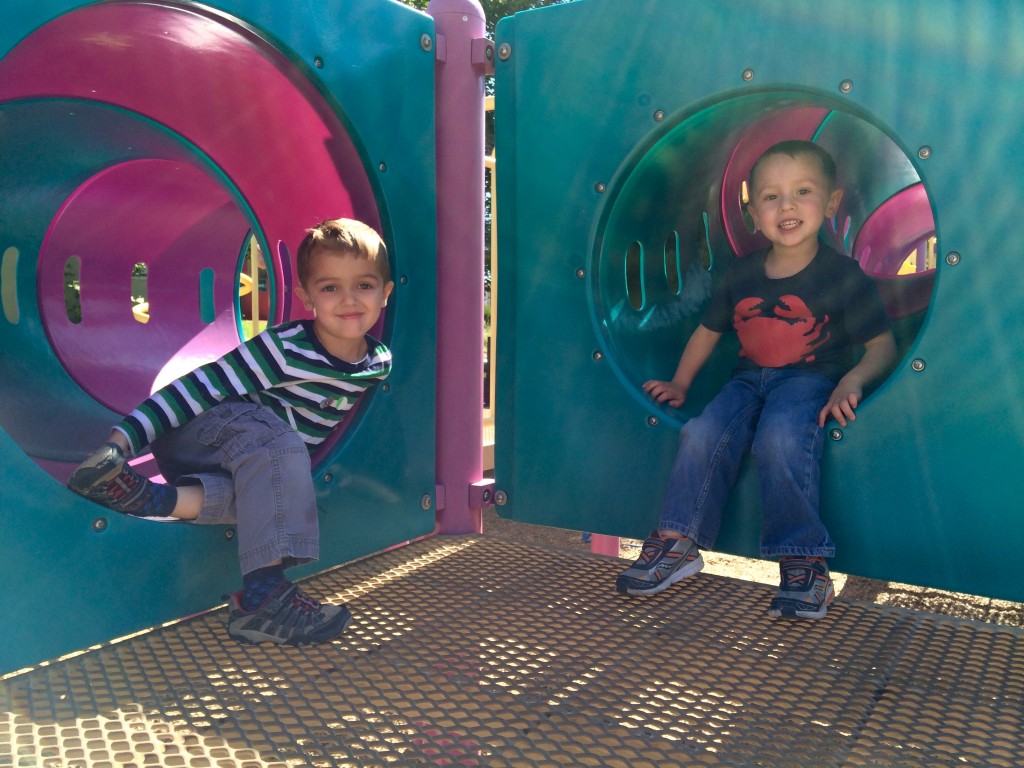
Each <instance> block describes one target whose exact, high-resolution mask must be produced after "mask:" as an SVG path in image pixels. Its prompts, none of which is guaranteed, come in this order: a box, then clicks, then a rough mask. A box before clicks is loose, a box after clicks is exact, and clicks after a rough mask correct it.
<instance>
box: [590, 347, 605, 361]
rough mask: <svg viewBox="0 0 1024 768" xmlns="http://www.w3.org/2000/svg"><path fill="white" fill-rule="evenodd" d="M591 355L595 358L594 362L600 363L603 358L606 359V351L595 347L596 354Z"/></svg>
mask: <svg viewBox="0 0 1024 768" xmlns="http://www.w3.org/2000/svg"><path fill="white" fill-rule="evenodd" d="M591 357H593V358H594V362H597V363H599V362H601V361H602V360H604V352H602V351H601V350H600V349H595V350H594V354H592V355H591Z"/></svg>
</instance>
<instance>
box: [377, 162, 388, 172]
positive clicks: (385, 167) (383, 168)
mask: <svg viewBox="0 0 1024 768" xmlns="http://www.w3.org/2000/svg"><path fill="white" fill-rule="evenodd" d="M377 167H378V168H380V172H381V173H386V172H387V170H388V164H387V163H384V162H382V163H381V164H380V165H378V166H377Z"/></svg>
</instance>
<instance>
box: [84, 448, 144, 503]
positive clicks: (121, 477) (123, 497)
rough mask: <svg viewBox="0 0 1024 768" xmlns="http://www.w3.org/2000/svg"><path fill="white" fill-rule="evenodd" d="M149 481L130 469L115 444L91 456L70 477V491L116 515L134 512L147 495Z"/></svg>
mask: <svg viewBox="0 0 1024 768" xmlns="http://www.w3.org/2000/svg"><path fill="white" fill-rule="evenodd" d="M148 484H149V480H148V479H146V478H145V477H143V476H142V475H140V474H138V473H137V472H136V471H135V470H134V469H132V468H131V467H130V466H128V461H127V459H126V458H125V455H124V452H123V451H122V450H121V448H120V447H118V445H117V444H116V443H107V444H106V445H104V446H103V447H102V448H100V449H99V450H98V451H96V452H94V453H92V454H91V455H90V456H89V457H88V458H86V460H85V461H83V462H82V463H81V464H80V465H79V466H78V468H77V469H76V470H75V471H74V472H73V473H72V474H71V477H69V478H68V488H70V489H71V490H72V491H74V492H75V493H77V494H79V495H81V496H85V498H87V499H89V500H90V501H95V502H96V503H97V504H102V505H103V506H104V507H108V508H109V509H113V510H115V511H117V512H127V511H129V510H130V509H133V508H134V507H135V506H136V505H137V504H138V502H139V500H140V499H141V498H142V496H143V495H144V494H145V493H146V486H147V485H148Z"/></svg>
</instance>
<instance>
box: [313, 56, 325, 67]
mask: <svg viewBox="0 0 1024 768" xmlns="http://www.w3.org/2000/svg"><path fill="white" fill-rule="evenodd" d="M313 66H314V67H316V68H317V69H323V68H324V60H323V58H322V57H320V56H314V57H313Z"/></svg>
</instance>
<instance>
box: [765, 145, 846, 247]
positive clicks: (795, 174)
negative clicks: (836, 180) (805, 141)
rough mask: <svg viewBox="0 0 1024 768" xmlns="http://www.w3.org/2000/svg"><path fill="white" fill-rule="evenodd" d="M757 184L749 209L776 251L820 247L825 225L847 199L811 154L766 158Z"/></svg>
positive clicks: (779, 155) (781, 155) (780, 155)
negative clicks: (820, 237) (831, 183)
mask: <svg viewBox="0 0 1024 768" xmlns="http://www.w3.org/2000/svg"><path fill="white" fill-rule="evenodd" d="M754 185H755V186H754V187H753V188H752V189H751V195H750V203H749V204H748V206H747V210H748V212H749V213H750V216H751V218H752V219H753V220H754V224H755V225H756V226H757V228H758V229H759V230H761V231H762V232H763V233H764V235H765V237H767V238H768V239H769V240H771V242H772V245H773V246H775V247H776V249H779V248H781V249H793V248H799V247H802V246H803V247H811V246H814V247H815V248H816V247H817V239H818V230H819V229H820V228H821V223H822V222H823V221H824V220H825V219H826V218H829V217H831V216H833V215H835V212H836V211H837V210H838V209H839V201H840V200H841V199H842V197H843V190H841V189H832V187H831V185H830V184H829V181H828V179H827V178H826V177H825V174H824V173H823V172H822V170H821V166H820V165H819V164H818V162H817V160H816V159H815V158H814V157H813V156H809V155H797V156H796V157H790V156H789V155H783V154H778V155H770V156H769V157H766V158H765V159H764V160H763V161H762V162H761V164H760V165H759V166H758V169H757V176H756V177H755V179H754Z"/></svg>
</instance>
